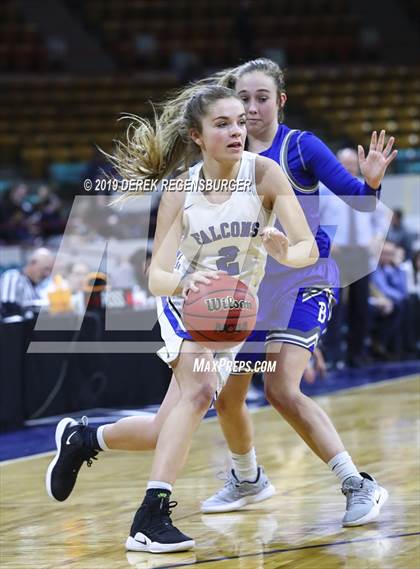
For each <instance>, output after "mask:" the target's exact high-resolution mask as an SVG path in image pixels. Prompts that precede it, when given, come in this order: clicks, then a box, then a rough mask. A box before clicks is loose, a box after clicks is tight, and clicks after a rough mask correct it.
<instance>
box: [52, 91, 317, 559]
mask: <svg viewBox="0 0 420 569" xmlns="http://www.w3.org/2000/svg"><path fill="white" fill-rule="evenodd" d="M176 104H177V100H173V101H170V102H168V105H167V106H168V107H169V106H170V109H171V112H170V113H167V114H165V110H164V111H163V113H162V115H161V116H160V117H159V118H157V119H156V120H157V125H156V127H155V128H153V127H152V126H151V125H150V123H148V122H147V121H144V120H139V123H138V127H137V130H136V133H135V135H134V137H133V139H132V141H131V142H132V143H131V144H130V143H129V145H128V147H127V148H125V149H124V150H123V151H121V152H120V154H119V155H118V156H117V164H118V166H119V168H120V172H121V173H122V174H123V175H125V174H127V173H128V174H129V175H131V176H133V175H137V176H138V175H139V173H140V172H141V175H142V176H143V177H145V173H147V177H148V178H149V179H163V178H164V177H165V176H167V175H168V174H169V173H170V172H172V171H173V170H174V169H175V168H177V167H178V166H179V163H180V161H181V160H184V161H185V162H187V163H188V162H189V163H190V164H191V163H192V162H193V161H194V160H196V159H197V154H198V156H200V155H201V158H202V161H201V162H199V163H198V164H196V165H195V166H193V167H191V168H190V169H189V170H188V171H187V172H185V173H184V174H182V175H181V176H179V177H178V178H177V183H178V184H180V185H181V186H182V184H184V188H186V187H187V185H188V188H191V183H194V182H196V183H198V181H199V180H202V179H203V180H205V181H207V182H210V184H209V187H210V189H209V190H208V191H205V192H203V191H190V192H187V191H169V190H167V191H165V192H164V194H163V197H162V200H161V203H160V206H159V213H158V221H157V229H156V236H155V242H154V250H153V257H152V262H151V266H150V273H149V287H150V290H151V291H152V293H153V294H155V295H156V296H158V297H161V298H160V300H159V306H160V307H161V309H162V311H161V313H160V314H159V321H160V324H161V330H162V337H163V340H164V341H165V348H164V351H165V359H166V361H168V362H169V363H170V364H171V367H172V368H173V371H174V375H175V378H176V381H177V384H178V388H179V397H178V399H177V401H176V402H174V403H172V408H171V409H170V410H169V412H168V413H167V414H166V417H165V418H164V420H163V421H162V426H161V429H160V432H159V435H158V438H157V444H156V450H155V455H154V461H153V466H152V471H151V475H150V480H149V483H148V485H147V491H146V495H145V498H144V500H143V502H142V504H141V506H140V507H139V509H138V510H137V512H136V515H135V517H134V521H133V524H132V527H131V531H130V535H129V537H128V539H127V542H126V548H127V549H129V550H134V551H150V552H152V553H156V552H170V551H181V550H185V549H190V548H192V547H194V545H195V544H194V540H193V539H191V538H189V537H188V536H186V535H184V534H183V533H182V532H180V531H179V530H178V529H177V528H175V527H174V526H173V525H172V521H171V518H170V513H171V508H173V507H174V506H175V505H176V503H175V502H170V501H169V498H170V494H171V491H172V485H173V484H174V482H175V480H176V478H177V476H178V474H179V472H180V470H181V468H182V466H183V465H184V463H185V461H186V459H187V456H188V452H189V448H190V445H191V440H192V436H193V433H194V432H195V430H196V429H197V427H198V425H199V423H200V421H201V419H202V417H203V416H204V414H205V413H206V411H207V409H208V407H209V405H210V404H211V401H212V399H213V395H214V392H215V390H216V386H217V383H218V380H219V377H218V374H217V373H216V372H215V371H209V372H207V371H204V372H194V371H193V365H194V360H195V358H197V357H199V358H203V359H204V360H205V361H208V362H210V364H211V363H212V362H213V358H214V357H215V356H214V354H213V352H212V351H211V350H209V349H208V348H206V347H204V346H201V345H199V344H197V343H195V342H194V341H191V337H190V336H189V335H188V333H187V331H186V329H185V327H184V324H183V322H182V316H181V311H180V309H182V302H183V300H182V299H183V298H185V296H186V295H187V293H188V291H189V290H194V291H197V290H198V289H199V285H200V284H201V283H206V284H208V283H209V282H211V280H210V279H217V278H219V274H220V273H219V271H223V272H227V273H229V274H231V275H234V276H237V277H238V278H239V279H240V280H242V281H243V282H245V283H246V284H247V285H248V287H249V288H250V290H252V291H254V292H256V291H257V289H258V286H259V282H260V280H261V278H262V276H263V274H264V265H265V261H266V252H268V253H269V254H270V255H272V256H273V257H274V258H275V259H276V260H277V261H278V262H281V263H284V264H285V265H287V266H290V267H304V266H308V265H311V264H313V263H315V262H316V260H317V259H318V249H317V246H316V244H315V242H314V238H313V236H312V234H311V231H310V228H309V226H308V224H307V222H306V220H305V217H304V215H303V212H302V210H301V209H300V206H299V204H298V201H297V199H296V197H295V196H294V194H293V191H292V189H291V187H290V185H289V183H288V182H287V180H286V177H285V175H284V174H283V172H282V170H281V169H280V167H279V166H278V164H276V163H274V162H273V161H272V160H269V159H266V158H264V157H260V156H257V155H255V154H252V153H249V152H245V151H244V145H245V138H246V127H245V111H244V107H243V104H242V102H241V101H240V99H239V97H238V96H237V95H236V94H235V93H234V92H233V91H231V90H230V89H227V88H225V87H220V86H208V87H204V88H203V87H201V88H197V89H196V90H195V92H193V93H192V96H191V97H190V98H189V99H188V101H187V102H186V104H185V103H184V102H183V103H182V105H180V109H179V111H180V112H179V113H173V107H174V105H176ZM168 116H170V117H172V118H171V120H170V121H169V120H168V119H167V117H168ZM139 147H141V148H142V149H143V152H142V153H141V154H140V153H139V152H138V148H139ZM133 157H135V158H136V161H133ZM133 164H134V166H133ZM135 169H137V171H135ZM221 180H228V181H229V182H235V181H236V182H239V181H241V180H244V181H245V182H246V184H245V186H246V187H247V190H246V191H244V192H239V191H238V192H233V191H228V192H226V191H224V192H218V191H215V190H212V189H211V188H212V186H215V184H216V183H217V182H219V181H221ZM187 183H188V184H187ZM178 187H179V186H178ZM272 212H274V214H275V215H276V216H277V217H278V219H279V220H280V222H281V224H282V227H283V228H284V230H285V232H286V235H287V237H286V236H285V235H283V234H281V233H280V232H279V231H278V230H276V229H274V228H273V227H271V226H268V223H269V217H270V215H271V213H272ZM180 254H181V255H182V257H180V256H179V255H180ZM177 259H178V264H177ZM180 259H181V262H179V260H180ZM173 298H175V300H173ZM208 367H210V369H212V368H213V366H212V365H210V366H208ZM205 368H207V366H205ZM56 442H57V447H58V453H57V455H56V457H55V458H54V460H53V461H52V463H51V464H50V467H49V469H48V472H47V490H48V493H49V494H50V496H52V497H53V498H55V499H58V500H61V501H62V500H65V499H66V498H67V496H68V495H69V494H70V492H71V490H72V488H73V486H74V483H75V480H76V476H77V472H78V470H79V468H80V466H81V464H82V462H83V460H88V461H89V460H90V458H92V457H93V456H94V455H95V454H96V453H97V451H98V450H99V449H101V448H103V443H104V441H103V433H102V432H99V430H94V429H91V430H89V429H87V428H84V427H83V426H80V425H78V424H77V423H76V422H75V421H74V420H72V419H63V420H62V421H61V422H60V423H59V425H58V427H57V431H56ZM89 451H90V458H89V456H88V454H89ZM69 466H71V468H69Z"/></svg>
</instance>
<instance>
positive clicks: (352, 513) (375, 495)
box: [341, 472, 388, 527]
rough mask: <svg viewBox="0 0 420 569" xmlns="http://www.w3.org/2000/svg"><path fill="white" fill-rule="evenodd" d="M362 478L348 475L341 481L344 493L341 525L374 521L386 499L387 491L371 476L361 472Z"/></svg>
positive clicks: (346, 525) (355, 524)
mask: <svg viewBox="0 0 420 569" xmlns="http://www.w3.org/2000/svg"><path fill="white" fill-rule="evenodd" d="M360 476H362V477H363V478H362V480H360V478H358V477H357V476H350V477H349V478H347V479H346V480H344V482H343V486H342V488H341V491H342V492H343V494H344V495H345V497H346V499H347V501H346V513H345V514H344V518H343V526H344V527H348V526H361V525H363V524H367V523H369V522H374V521H375V520H376V519H377V518H378V517H379V513H380V511H381V508H382V506H383V505H384V504H385V502H386V501H387V499H388V492H387V490H385V488H382V486H379V484H378V483H377V482H376V480H375V479H374V478H372V476H369V474H366V472H361V473H360Z"/></svg>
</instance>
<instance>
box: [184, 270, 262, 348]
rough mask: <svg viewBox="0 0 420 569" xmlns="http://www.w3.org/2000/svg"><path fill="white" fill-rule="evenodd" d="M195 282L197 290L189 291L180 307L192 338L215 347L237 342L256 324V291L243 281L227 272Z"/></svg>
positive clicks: (243, 338) (230, 345) (231, 345)
mask: <svg viewBox="0 0 420 569" xmlns="http://www.w3.org/2000/svg"><path fill="white" fill-rule="evenodd" d="M198 286H199V291H198V292H193V291H190V292H189V293H188V295H187V298H186V300H185V302H184V307H183V311H182V316H183V321H184V324H185V327H186V329H187V330H188V332H189V333H190V334H191V336H192V338H193V339H194V340H195V341H196V342H199V343H200V344H203V345H204V346H206V347H208V348H212V349H215V350H217V349H223V348H224V347H233V346H235V345H236V344H240V343H241V342H242V341H243V340H245V339H246V338H247V337H248V336H249V334H250V333H251V332H252V330H253V329H254V327H255V322H256V319H257V310H258V303H257V300H256V298H255V295H254V294H253V293H252V292H251V291H250V290H249V288H248V287H247V285H246V284H245V283H243V282H242V281H240V280H239V279H237V278H234V277H231V276H229V275H221V276H220V278H219V279H217V280H212V281H211V283H209V284H207V285H205V284H201V283H200V284H199V285H198Z"/></svg>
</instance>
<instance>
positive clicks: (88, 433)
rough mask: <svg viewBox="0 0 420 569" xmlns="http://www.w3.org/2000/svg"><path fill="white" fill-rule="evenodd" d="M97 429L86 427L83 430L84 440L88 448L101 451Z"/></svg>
mask: <svg viewBox="0 0 420 569" xmlns="http://www.w3.org/2000/svg"><path fill="white" fill-rule="evenodd" d="M97 430H98V429H97V428H96V427H85V429H84V431H83V441H84V443H85V445H86V446H87V447H88V448H90V449H92V450H95V451H97V452H99V451H101V450H102V449H101V447H100V446H99V442H98V437H97V436H96V433H97Z"/></svg>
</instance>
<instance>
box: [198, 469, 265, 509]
mask: <svg viewBox="0 0 420 569" xmlns="http://www.w3.org/2000/svg"><path fill="white" fill-rule="evenodd" d="M275 493H276V489H275V488H274V486H273V485H272V484H270V481H269V479H268V478H267V476H266V475H265V473H264V469H263V468H262V466H259V467H258V474H257V478H256V479H255V481H254V482H249V481H248V480H244V481H243V482H239V480H238V478H237V477H236V475H235V471H234V470H233V469H232V470H231V471H230V473H229V476H228V478H227V480H226V483H225V485H224V487H223V488H222V489H221V490H219V492H217V493H216V494H214V495H213V496H211V497H210V498H208V499H207V500H205V501H204V502H202V503H201V511H202V512H203V513H204V514H215V513H218V512H233V511H235V510H240V509H241V508H243V507H245V506H247V505H248V504H254V503H255V502H262V501H263V500H267V498H270V497H271V496H273V494H275Z"/></svg>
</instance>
